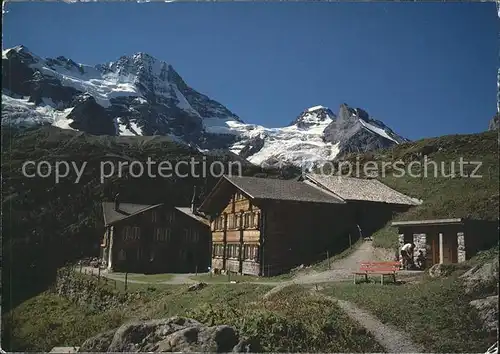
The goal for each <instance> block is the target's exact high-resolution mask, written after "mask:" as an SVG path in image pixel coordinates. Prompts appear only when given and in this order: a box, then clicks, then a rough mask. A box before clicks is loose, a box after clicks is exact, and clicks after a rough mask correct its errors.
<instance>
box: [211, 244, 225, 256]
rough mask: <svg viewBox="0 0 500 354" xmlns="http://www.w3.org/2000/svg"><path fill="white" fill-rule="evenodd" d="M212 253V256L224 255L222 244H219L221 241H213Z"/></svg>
mask: <svg viewBox="0 0 500 354" xmlns="http://www.w3.org/2000/svg"><path fill="white" fill-rule="evenodd" d="M212 255H213V256H214V257H222V256H224V245H223V244H221V243H215V244H214V245H213V249H212Z"/></svg>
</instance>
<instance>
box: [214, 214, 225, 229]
mask: <svg viewBox="0 0 500 354" xmlns="http://www.w3.org/2000/svg"><path fill="white" fill-rule="evenodd" d="M214 229H215V230H224V216H223V215H219V216H218V217H216V218H215V220H214Z"/></svg>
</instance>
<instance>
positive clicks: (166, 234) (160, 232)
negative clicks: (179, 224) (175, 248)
mask: <svg viewBox="0 0 500 354" xmlns="http://www.w3.org/2000/svg"><path fill="white" fill-rule="evenodd" d="M154 239H155V241H158V242H169V241H170V229H164V228H161V227H157V228H155V233H154Z"/></svg>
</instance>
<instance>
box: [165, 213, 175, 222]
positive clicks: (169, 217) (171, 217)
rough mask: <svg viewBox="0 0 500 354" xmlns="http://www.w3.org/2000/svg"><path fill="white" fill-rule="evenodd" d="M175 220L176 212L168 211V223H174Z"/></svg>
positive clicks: (166, 218)
mask: <svg viewBox="0 0 500 354" xmlns="http://www.w3.org/2000/svg"><path fill="white" fill-rule="evenodd" d="M174 220H175V213H174V212H173V211H171V212H167V213H166V214H165V221H167V222H168V223H173V222H174Z"/></svg>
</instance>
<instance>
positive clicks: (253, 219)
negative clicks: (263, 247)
mask: <svg viewBox="0 0 500 354" xmlns="http://www.w3.org/2000/svg"><path fill="white" fill-rule="evenodd" d="M258 224H259V213H256V212H253V211H250V212H246V213H245V214H244V215H243V227H244V228H245V229H247V228H248V229H254V228H257V226H258Z"/></svg>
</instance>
